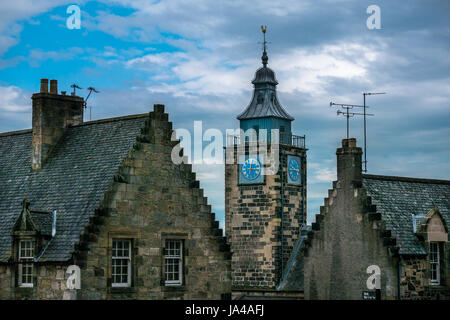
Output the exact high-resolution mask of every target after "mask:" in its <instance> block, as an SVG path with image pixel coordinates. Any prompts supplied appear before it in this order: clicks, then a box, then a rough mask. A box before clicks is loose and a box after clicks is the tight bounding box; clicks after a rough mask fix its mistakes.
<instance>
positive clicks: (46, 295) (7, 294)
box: [0, 105, 231, 299]
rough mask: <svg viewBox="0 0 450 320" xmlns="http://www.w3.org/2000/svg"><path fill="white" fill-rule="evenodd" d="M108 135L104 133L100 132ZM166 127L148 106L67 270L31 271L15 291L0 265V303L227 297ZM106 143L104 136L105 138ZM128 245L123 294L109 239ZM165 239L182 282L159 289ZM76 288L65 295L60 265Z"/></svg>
mask: <svg viewBox="0 0 450 320" xmlns="http://www.w3.org/2000/svg"><path fill="white" fill-rule="evenodd" d="M105 134H108V133H105ZM171 135H172V124H171V123H170V122H168V115H167V114H166V113H164V106H163V105H155V110H154V112H151V113H150V114H149V117H148V119H147V120H146V125H145V128H142V130H141V135H140V136H138V137H137V138H136V143H135V145H134V147H133V149H132V150H130V151H129V153H128V157H127V158H126V159H124V160H123V162H122V165H121V166H120V167H119V168H118V171H117V174H116V175H115V177H114V181H112V182H111V184H110V187H109V189H108V191H107V192H106V193H105V197H104V199H103V201H102V202H101V203H100V204H99V208H98V209H96V211H95V215H94V216H93V217H92V218H91V219H90V222H89V224H88V225H87V226H86V227H85V230H84V233H83V235H82V236H81V237H80V241H79V242H78V243H77V245H76V246H75V252H74V256H73V260H72V261H68V262H67V264H35V270H36V272H35V278H36V279H35V285H34V287H33V288H18V287H17V286H16V284H15V280H14V279H15V274H16V272H15V271H14V270H13V269H12V268H14V267H13V265H0V288H1V290H0V299H24V298H26V299H63V298H66V299H67V298H72V299H73V298H77V299H221V298H227V299H229V298H230V297H231V254H230V249H229V245H228V244H227V243H226V239H225V238H224V237H223V234H222V230H221V229H219V223H218V221H216V220H215V215H214V213H212V212H211V206H210V205H208V202H207V198H206V197H204V195H203V190H202V189H200V188H199V181H197V180H196V178H195V173H193V172H192V167H191V165H189V164H180V165H177V164H174V163H173V162H172V160H171V152H172V147H173V146H174V145H176V144H178V143H179V141H171ZM113 138H114V137H111V139H113ZM114 238H126V239H131V242H132V264H131V270H132V277H131V279H132V281H131V286H130V287H124V288H112V287H111V269H112V267H111V263H112V258H111V255H112V239H114ZM166 239H178V240H181V241H182V242H183V246H184V248H183V249H184V250H183V265H184V269H183V282H182V285H180V286H171V287H169V286H165V283H164V256H163V255H164V246H165V240H166ZM70 264H76V265H78V266H79V267H80V268H81V289H80V290H77V292H76V293H75V292H74V291H69V290H67V288H66V281H67V276H68V275H67V274H66V273H65V271H66V269H67V266H68V265H70Z"/></svg>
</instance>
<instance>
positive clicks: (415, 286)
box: [400, 248, 450, 300]
mask: <svg viewBox="0 0 450 320" xmlns="http://www.w3.org/2000/svg"><path fill="white" fill-rule="evenodd" d="M443 250H444V252H445V251H446V254H445V255H444V256H443V257H441V258H443V259H444V262H443V264H442V267H441V283H440V284H439V285H432V284H430V263H429V260H428V259H427V257H423V258H417V257H404V258H402V268H401V273H400V284H401V286H400V290H401V291H400V292H401V299H402V300H444V299H445V300H450V284H449V281H448V277H447V273H448V268H445V266H447V265H448V256H449V252H448V248H443Z"/></svg>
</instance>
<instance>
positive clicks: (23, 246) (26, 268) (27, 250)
mask: <svg viewBox="0 0 450 320" xmlns="http://www.w3.org/2000/svg"><path fill="white" fill-rule="evenodd" d="M33 259H34V241H32V240H20V241H19V278H18V280H19V281H18V283H19V286H20V287H33Z"/></svg>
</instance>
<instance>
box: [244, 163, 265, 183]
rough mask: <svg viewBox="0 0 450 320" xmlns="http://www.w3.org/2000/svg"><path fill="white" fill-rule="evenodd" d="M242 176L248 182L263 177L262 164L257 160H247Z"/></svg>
mask: <svg viewBox="0 0 450 320" xmlns="http://www.w3.org/2000/svg"><path fill="white" fill-rule="evenodd" d="M241 172H242V175H243V176H244V177H245V178H246V179H247V180H250V181H251V180H255V179H258V177H259V176H260V175H261V164H260V163H259V161H258V160H256V159H252V158H250V159H247V160H246V161H245V162H244V164H243V165H242V169H241Z"/></svg>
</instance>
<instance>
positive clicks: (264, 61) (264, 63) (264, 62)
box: [261, 26, 269, 68]
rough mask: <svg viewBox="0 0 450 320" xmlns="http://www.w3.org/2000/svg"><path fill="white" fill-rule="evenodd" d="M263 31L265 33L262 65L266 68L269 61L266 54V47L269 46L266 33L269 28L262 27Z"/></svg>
mask: <svg viewBox="0 0 450 320" xmlns="http://www.w3.org/2000/svg"><path fill="white" fill-rule="evenodd" d="M261 31H262V32H263V48H264V51H263V55H262V57H261V60H262V64H263V66H264V68H265V67H267V61H268V60H269V57H268V56H267V52H266V45H267V41H266V31H267V26H261Z"/></svg>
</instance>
